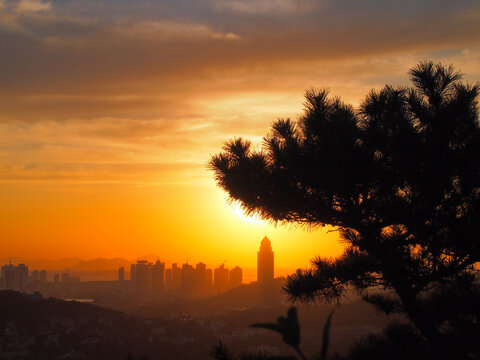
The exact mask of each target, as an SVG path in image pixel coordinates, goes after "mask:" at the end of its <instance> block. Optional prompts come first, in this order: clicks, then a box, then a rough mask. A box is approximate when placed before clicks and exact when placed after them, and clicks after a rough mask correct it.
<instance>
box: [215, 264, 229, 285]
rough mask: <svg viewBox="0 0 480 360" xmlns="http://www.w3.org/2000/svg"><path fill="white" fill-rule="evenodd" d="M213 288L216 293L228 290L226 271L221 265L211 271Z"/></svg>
mask: <svg viewBox="0 0 480 360" xmlns="http://www.w3.org/2000/svg"><path fill="white" fill-rule="evenodd" d="M213 287H214V288H215V290H216V291H217V292H223V291H226V290H227V289H228V269H226V268H225V265H224V264H222V265H220V266H219V267H218V268H216V269H215V270H213Z"/></svg>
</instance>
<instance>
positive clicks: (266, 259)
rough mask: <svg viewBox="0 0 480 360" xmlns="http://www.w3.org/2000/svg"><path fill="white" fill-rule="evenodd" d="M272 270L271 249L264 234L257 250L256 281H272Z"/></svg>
mask: <svg viewBox="0 0 480 360" xmlns="http://www.w3.org/2000/svg"><path fill="white" fill-rule="evenodd" d="M273 277H274V272H273V251H272V244H271V243H270V240H269V239H268V238H267V237H266V236H265V237H264V238H263V239H262V242H261V243H260V249H259V251H258V252H257V281H258V282H259V283H265V282H268V281H272V280H273Z"/></svg>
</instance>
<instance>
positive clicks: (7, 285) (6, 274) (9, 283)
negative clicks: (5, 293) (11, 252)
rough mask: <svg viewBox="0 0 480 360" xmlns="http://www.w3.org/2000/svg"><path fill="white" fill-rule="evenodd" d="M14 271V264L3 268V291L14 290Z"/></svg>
mask: <svg viewBox="0 0 480 360" xmlns="http://www.w3.org/2000/svg"><path fill="white" fill-rule="evenodd" d="M14 270H15V268H14V266H13V265H12V263H10V264H8V265H3V266H2V284H1V285H2V286H1V288H2V289H5V290H11V289H13V286H14V284H13V274H14Z"/></svg>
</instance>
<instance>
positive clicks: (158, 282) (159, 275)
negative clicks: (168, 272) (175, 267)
mask: <svg viewBox="0 0 480 360" xmlns="http://www.w3.org/2000/svg"><path fill="white" fill-rule="evenodd" d="M164 277H165V263H162V262H160V260H157V262H156V263H155V265H153V268H152V288H153V291H162V290H163V288H164V286H165V282H164Z"/></svg>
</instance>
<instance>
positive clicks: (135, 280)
mask: <svg viewBox="0 0 480 360" xmlns="http://www.w3.org/2000/svg"><path fill="white" fill-rule="evenodd" d="M273 257H274V253H273V251H272V246H271V242H270V239H268V237H267V236H265V237H264V238H263V239H262V240H261V242H260V248H259V251H258V252H257V268H256V274H257V276H256V281H255V282H258V283H266V282H269V281H272V280H273V279H274V258H273ZM129 269H130V271H127V269H126V267H125V266H120V267H119V268H118V269H117V279H116V280H117V281H119V282H123V281H130V282H131V283H132V284H133V285H134V287H135V288H136V290H137V291H138V292H161V291H164V290H168V291H181V292H183V293H185V294H197V295H198V294H200V295H201V294H204V295H205V294H208V293H211V290H214V291H216V292H218V293H220V292H224V291H226V290H229V289H232V288H235V287H238V286H240V285H242V284H243V283H248V282H252V281H245V282H244V281H243V268H242V267H240V266H238V265H235V266H234V267H233V266H232V268H228V267H227V266H226V261H224V262H223V263H221V264H220V265H219V266H218V267H212V268H209V267H207V265H206V264H205V263H203V262H199V263H197V264H195V266H193V264H189V262H188V260H187V262H186V263H183V264H182V265H181V266H179V264H178V263H176V262H175V263H172V264H171V265H170V267H168V264H167V265H166V263H165V262H161V261H160V259H159V257H157V259H156V261H155V262H150V261H148V260H136V262H133V263H131V264H130V267H129ZM94 271H95V270H94ZM97 271H99V270H97ZM111 271H113V270H111ZM48 273H50V277H51V279H49V278H48ZM76 273H77V274H78V272H75V271H73V274H76ZM52 275H53V276H52ZM250 280H251V279H250ZM36 281H40V282H54V283H60V282H62V283H72V282H79V281H81V280H80V277H79V276H74V275H72V274H71V271H70V269H68V268H66V269H63V270H61V271H59V270H54V271H51V270H50V271H49V272H47V271H46V269H31V271H29V267H28V265H25V264H24V263H17V264H15V262H12V258H11V257H10V258H9V261H8V264H4V265H3V266H2V267H1V273H0V289H15V290H20V291H23V290H24V289H25V287H26V285H27V284H28V283H31V282H36Z"/></svg>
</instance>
